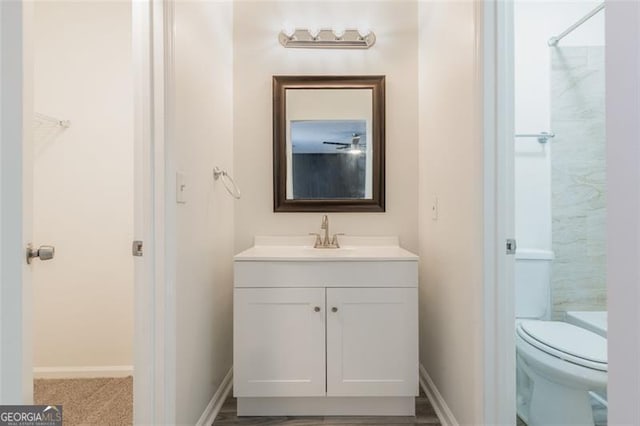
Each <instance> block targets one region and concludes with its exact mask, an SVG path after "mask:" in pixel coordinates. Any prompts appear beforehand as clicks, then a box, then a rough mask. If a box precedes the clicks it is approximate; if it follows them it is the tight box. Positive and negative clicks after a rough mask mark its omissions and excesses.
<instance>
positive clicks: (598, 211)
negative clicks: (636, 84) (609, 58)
mask: <svg viewBox="0 0 640 426" xmlns="http://www.w3.org/2000/svg"><path fill="white" fill-rule="evenodd" d="M551 54H552V62H551V63H552V71H551V124H552V129H553V130H554V132H555V133H556V137H555V139H554V141H553V145H552V155H551V167H552V168H551V205H552V241H553V250H554V252H555V260H554V262H553V267H552V280H551V282H552V287H551V293H552V301H553V315H554V317H556V318H562V317H563V315H564V312H566V311H568V310H589V311H592V310H606V269H605V263H606V258H605V250H606V247H605V232H606V230H605V225H606V222H605V219H606V194H605V184H606V171H605V167H606V160H605V153H606V142H605V115H604V112H605V111H604V102H605V96H604V95H605V78H604V77H605V76H604V65H605V64H604V47H601V46H600V47H558V48H555V49H552V51H551Z"/></svg>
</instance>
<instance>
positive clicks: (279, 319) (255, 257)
mask: <svg viewBox="0 0 640 426" xmlns="http://www.w3.org/2000/svg"><path fill="white" fill-rule="evenodd" d="M378 240H380V239H377V240H374V241H378ZM259 241H260V240H259V239H258V238H257V239H256V246H254V247H253V248H251V249H249V250H247V251H245V252H243V253H240V254H239V255H237V256H236V257H235V261H234V269H235V273H234V276H235V278H234V280H235V281H234V286H235V288H234V395H235V396H236V397H237V398H238V414H239V415H413V414H414V411H415V403H414V397H415V396H416V395H417V391H418V288H417V287H418V282H417V278H418V277H417V271H418V265H417V256H415V255H413V254H412V253H410V252H408V251H406V250H403V249H401V248H400V247H398V246H397V244H396V245H393V244H389V241H388V240H383V241H386V244H387V245H379V246H375V247H371V246H362V247H359V246H353V247H352V246H349V247H346V248H344V249H337V250H331V251H330V250H319V249H310V248H308V247H304V246H265V245H259V244H258V242H259ZM392 241H396V242H397V240H395V239H393V240H392Z"/></svg>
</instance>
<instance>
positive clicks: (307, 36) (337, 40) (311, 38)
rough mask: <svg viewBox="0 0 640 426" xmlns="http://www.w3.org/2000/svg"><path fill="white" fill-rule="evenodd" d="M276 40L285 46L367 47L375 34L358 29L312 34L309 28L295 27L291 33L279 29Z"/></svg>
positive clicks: (372, 42) (374, 37) (373, 41)
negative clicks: (338, 32)
mask: <svg viewBox="0 0 640 426" xmlns="http://www.w3.org/2000/svg"><path fill="white" fill-rule="evenodd" d="M278 40H279V41H280V44H282V45H283V46H284V47H287V48H307V49H368V48H370V47H371V46H373V45H374V44H375V42H376V36H375V34H374V33H373V32H368V33H367V34H365V35H362V34H360V32H359V31H358V30H346V31H344V33H342V34H341V35H338V34H336V33H335V32H334V31H333V30H321V31H319V32H318V33H317V34H316V35H313V34H312V33H311V31H309V30H306V29H297V30H295V31H294V32H293V34H291V35H289V34H286V33H285V32H284V31H281V32H280V34H279V35H278Z"/></svg>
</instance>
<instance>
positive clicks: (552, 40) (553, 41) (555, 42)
mask: <svg viewBox="0 0 640 426" xmlns="http://www.w3.org/2000/svg"><path fill="white" fill-rule="evenodd" d="M603 9H604V3H602V4H600V5H599V6H598V7H596V8H595V9H593V10H592V11H591V12H589V13H587V14H586V15H585V16H584V17H583V18H582V19H580V20H579V21H578V22H576V23H575V24H573V25H572V26H570V27H569V28H567V29H566V30H564V31H563V32H562V33H560V34H559V35H557V36H555V37H551V38H550V39H549V41H548V42H547V44H548V45H549V46H557V45H558V42H559V41H560V40H562V39H563V38H565V37H566V36H567V35H569V34H570V33H572V32H573V30H575V29H576V28H578V27H579V26H580V25H582V24H584V23H585V22H587V21H588V20H589V19H591V18H592V17H593V16H594V15H595V14H596V13H598V12H600V11H601V10H603Z"/></svg>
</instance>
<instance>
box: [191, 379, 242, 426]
mask: <svg viewBox="0 0 640 426" xmlns="http://www.w3.org/2000/svg"><path fill="white" fill-rule="evenodd" d="M232 388H233V367H231V368H230V369H229V372H228V373H227V375H226V376H224V379H222V383H220V386H218V390H217V391H216V393H214V394H213V397H212V398H211V401H209V404H207V408H205V409H204V413H202V415H201V416H200V419H199V420H198V423H196V426H210V425H212V424H213V421H214V420H215V419H216V416H217V415H218V413H219V412H220V408H222V404H224V401H225V400H226V399H227V396H229V393H230V392H231V389H232Z"/></svg>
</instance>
